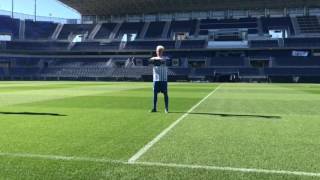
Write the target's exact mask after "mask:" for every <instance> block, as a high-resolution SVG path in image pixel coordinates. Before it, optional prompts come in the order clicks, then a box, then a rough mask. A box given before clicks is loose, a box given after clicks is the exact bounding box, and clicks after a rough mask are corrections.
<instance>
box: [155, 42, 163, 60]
mask: <svg viewBox="0 0 320 180" xmlns="http://www.w3.org/2000/svg"><path fill="white" fill-rule="evenodd" d="M163 51H164V47H163V46H161V45H159V46H157V50H156V53H157V56H158V57H161V56H162V55H163Z"/></svg>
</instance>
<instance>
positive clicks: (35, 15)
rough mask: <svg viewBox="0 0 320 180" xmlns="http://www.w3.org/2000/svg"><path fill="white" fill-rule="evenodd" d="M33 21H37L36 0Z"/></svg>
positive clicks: (35, 1) (35, 0)
mask: <svg viewBox="0 0 320 180" xmlns="http://www.w3.org/2000/svg"><path fill="white" fill-rule="evenodd" d="M34 21H37V0H34Z"/></svg>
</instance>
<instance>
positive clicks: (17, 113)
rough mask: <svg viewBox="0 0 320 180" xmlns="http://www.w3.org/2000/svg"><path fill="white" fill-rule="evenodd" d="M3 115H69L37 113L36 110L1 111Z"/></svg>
mask: <svg viewBox="0 0 320 180" xmlns="http://www.w3.org/2000/svg"><path fill="white" fill-rule="evenodd" d="M0 114H3V115H26V116H67V115H65V114H58V113H36V112H1V111H0Z"/></svg>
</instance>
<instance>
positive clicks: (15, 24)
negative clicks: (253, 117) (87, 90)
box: [0, 0, 320, 82]
mask: <svg viewBox="0 0 320 180" xmlns="http://www.w3.org/2000/svg"><path fill="white" fill-rule="evenodd" d="M61 2H63V3H65V4H66V5H68V6H70V7H72V8H74V9H76V10H78V11H79V12H80V13H81V14H82V23H81V24H59V23H54V22H48V21H37V22H34V21H33V20H20V19H14V18H11V17H9V16H0V78H1V79H3V80H20V79H21V80H150V78H151V73H152V71H151V68H150V67H149V65H148V58H149V57H150V56H152V54H153V53H154V49H155V47H156V46H157V45H160V44H161V45H163V46H165V47H166V49H167V51H166V53H167V56H169V57H170V58H171V60H170V62H169V63H168V65H169V66H170V70H169V75H170V79H171V80H175V81H178V80H183V81H188V80H205V81H269V82H320V1H316V0H296V1H290V0H281V1H274V2H273V1H266V0H251V1H248V0H242V1H234V0H225V1H223V2H221V1H216V0H197V1H194V0H184V1H180V0H152V1H150V0H117V1H114V0H87V1H77V0H61Z"/></svg>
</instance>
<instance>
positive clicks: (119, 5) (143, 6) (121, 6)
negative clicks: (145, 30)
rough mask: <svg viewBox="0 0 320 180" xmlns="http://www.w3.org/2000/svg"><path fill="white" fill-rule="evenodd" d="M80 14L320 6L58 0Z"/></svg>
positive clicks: (232, 0) (243, 0)
mask: <svg viewBox="0 0 320 180" xmlns="http://www.w3.org/2000/svg"><path fill="white" fill-rule="evenodd" d="M59 1H61V2H62V3H64V4H66V5H68V6H70V7H72V8H74V9H76V10H77V11H79V12H80V13H81V14H82V15H100V16H107V15H123V14H142V13H145V14H149V13H150V14H153V13H171V12H187V11H205V10H221V9H223V10H225V9H261V8H285V7H304V6H307V7H320V1H319V0H274V1H270V0H223V1H222V0H59Z"/></svg>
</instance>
